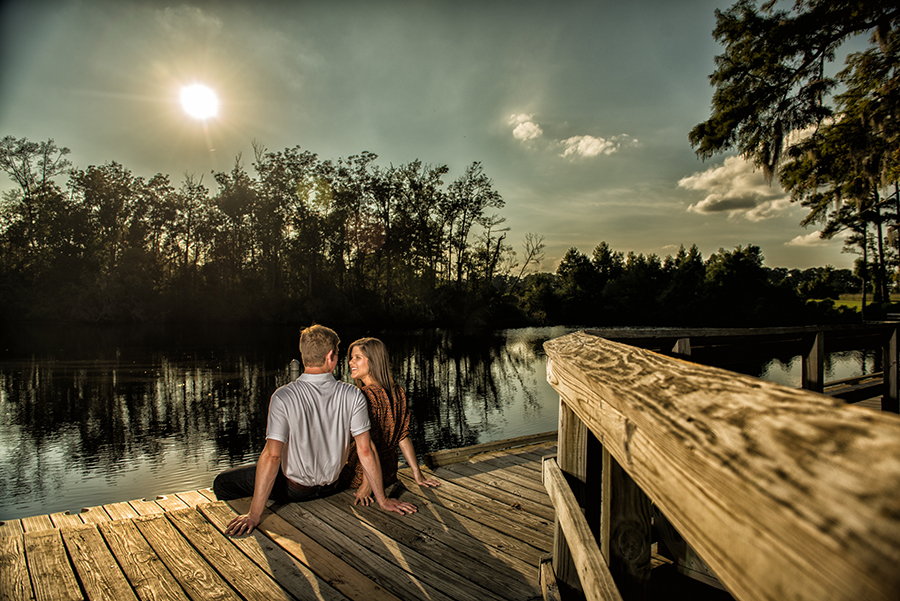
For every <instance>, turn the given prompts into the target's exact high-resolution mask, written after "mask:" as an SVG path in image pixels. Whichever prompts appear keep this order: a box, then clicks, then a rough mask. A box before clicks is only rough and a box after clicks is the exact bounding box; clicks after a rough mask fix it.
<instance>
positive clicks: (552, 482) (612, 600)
mask: <svg viewBox="0 0 900 601" xmlns="http://www.w3.org/2000/svg"><path fill="white" fill-rule="evenodd" d="M544 485H545V486H546V487H547V492H548V493H549V494H550V498H551V499H553V505H554V506H555V507H556V511H557V515H558V516H559V518H558V519H559V525H560V528H562V530H563V532H564V533H565V538H566V540H567V541H568V544H569V552H570V553H571V556H572V561H573V563H574V564H575V567H576V568H577V570H578V578H579V580H580V582H581V590H582V591H583V592H584V595H585V597H586V598H587V599H588V600H604V601H621V599H622V597H621V595H620V594H619V590H618V588H617V587H616V583H615V581H614V580H613V577H612V574H611V573H610V572H609V567H608V566H607V565H606V561H604V559H603V555H602V554H601V553H600V548H599V547H598V546H597V540H596V539H595V538H594V535H593V533H592V532H591V529H590V526H588V522H587V519H585V517H584V514H583V513H582V510H581V506H580V505H579V504H578V501H577V500H576V499H575V495H574V494H572V490H571V489H570V488H569V485H568V483H567V482H566V477H565V475H564V474H563V472H562V470H560V469H559V465H558V464H557V463H556V459H548V460H546V461H545V462H544Z"/></svg>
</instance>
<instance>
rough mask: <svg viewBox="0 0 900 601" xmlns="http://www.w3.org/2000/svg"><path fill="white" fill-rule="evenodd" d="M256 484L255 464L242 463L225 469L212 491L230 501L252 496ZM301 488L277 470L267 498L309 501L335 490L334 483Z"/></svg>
mask: <svg viewBox="0 0 900 601" xmlns="http://www.w3.org/2000/svg"><path fill="white" fill-rule="evenodd" d="M255 486H256V464H255V463H254V464H253V465H242V466H240V467H233V468H231V469H227V470H225V471H224V472H222V473H221V474H219V475H218V476H216V479H215V480H214V481H213V492H215V493H216V498H217V499H219V500H220V501H231V500H232V499H241V498H244V497H252V496H253V488H254V487H255ZM303 488H305V490H301V489H300V488H298V487H297V485H294V484H292V483H291V482H290V481H289V480H288V479H287V476H285V475H284V472H282V471H281V470H278V475H277V476H275V483H274V484H273V485H272V492H271V493H269V498H270V499H272V500H273V501H275V502H276V503H296V502H297V501H309V500H310V499H315V498H317V497H324V496H327V495H330V494H332V493H333V492H335V487H334V485H331V484H328V485H325V486H314V487H308V488H307V487H303Z"/></svg>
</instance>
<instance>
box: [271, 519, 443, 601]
mask: <svg viewBox="0 0 900 601" xmlns="http://www.w3.org/2000/svg"><path fill="white" fill-rule="evenodd" d="M318 503H319V501H311V502H306V503H289V504H288V505H284V506H283V507H280V508H279V509H278V515H279V516H280V517H282V518H284V519H285V520H287V521H288V522H289V523H291V524H292V525H293V526H294V527H296V528H297V529H299V530H302V531H303V532H305V533H306V534H308V535H309V536H310V537H312V538H313V539H315V540H316V541H317V542H319V543H320V544H321V545H322V546H324V547H325V548H326V549H328V550H329V551H331V552H332V553H334V554H335V555H337V556H338V557H339V558H341V559H342V560H343V561H345V562H347V563H348V564H350V565H351V566H353V567H354V568H355V569H357V570H359V571H360V572H361V573H363V574H365V575H366V577H368V578H369V579H370V580H372V581H374V582H377V583H378V584H379V585H380V586H382V587H383V588H384V589H386V590H389V591H391V592H392V593H394V594H396V595H397V596H398V597H400V598H402V599H429V600H432V599H433V600H434V601H452V600H453V597H452V596H450V595H448V594H446V593H445V592H444V591H443V587H441V588H435V587H433V586H431V585H429V584H428V583H425V582H422V581H421V580H419V579H418V577H417V576H416V575H415V574H411V573H410V572H408V571H407V570H406V569H405V568H406V564H405V562H404V561H403V558H402V556H399V555H398V556H396V557H393V558H392V559H391V560H390V561H388V560H386V559H385V558H384V557H383V556H381V555H379V554H377V553H371V552H368V551H365V552H361V547H360V544H359V543H358V542H357V541H356V540H354V539H352V538H350V536H349V533H346V532H344V531H343V530H341V529H340V527H336V526H332V525H331V524H329V523H327V522H326V521H324V520H323V519H321V518H320V517H319V516H318V507H317V504H318ZM401 563H402V564H403V565H402V566H401V565H400V564H401Z"/></svg>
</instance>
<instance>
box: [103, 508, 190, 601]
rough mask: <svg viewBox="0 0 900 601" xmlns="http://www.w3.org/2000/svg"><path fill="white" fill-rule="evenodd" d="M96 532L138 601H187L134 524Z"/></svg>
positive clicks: (105, 526) (108, 525)
mask: <svg viewBox="0 0 900 601" xmlns="http://www.w3.org/2000/svg"><path fill="white" fill-rule="evenodd" d="M97 528H98V529H99V530H100V533H101V534H102V535H103V538H104V540H105V541H106V544H107V546H109V549H110V550H111V551H112V553H113V555H114V556H115V557H116V561H118V563H119V565H120V566H121V567H122V572H123V573H124V574H125V575H126V576H127V577H128V581H129V582H130V583H131V586H132V587H133V588H134V590H135V592H136V593H137V595H138V597H139V598H140V599H141V601H186V600H187V599H189V597H188V596H187V594H186V593H185V592H184V590H183V589H182V588H181V586H179V584H178V581H177V580H175V577H174V576H173V575H172V573H171V572H170V571H169V570H168V568H166V566H165V564H163V562H162V560H161V559H160V558H159V556H158V555H157V554H156V552H155V551H154V550H153V549H152V548H151V547H150V545H149V543H147V541H146V539H144V537H143V536H142V535H141V533H140V532H139V531H138V529H137V526H135V524H134V522H131V521H128V520H115V521H111V522H104V523H102V524H99V525H98V526H97Z"/></svg>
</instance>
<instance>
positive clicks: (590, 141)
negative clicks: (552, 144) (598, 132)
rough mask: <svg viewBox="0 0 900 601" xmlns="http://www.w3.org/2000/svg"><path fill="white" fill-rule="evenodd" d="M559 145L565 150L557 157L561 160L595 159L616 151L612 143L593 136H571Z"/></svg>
mask: <svg viewBox="0 0 900 601" xmlns="http://www.w3.org/2000/svg"><path fill="white" fill-rule="evenodd" d="M560 144H562V145H563V146H564V147H565V150H563V152H562V154H560V155H559V156H561V157H563V158H567V157H578V156H580V157H595V156H598V155H601V154H612V153H614V152H615V151H616V150H617V149H616V145H615V144H614V143H613V142H612V141H610V140H604V139H603V138H595V137H594V136H572V137H571V138H569V139H568V140H563V141H562V142H560Z"/></svg>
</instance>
